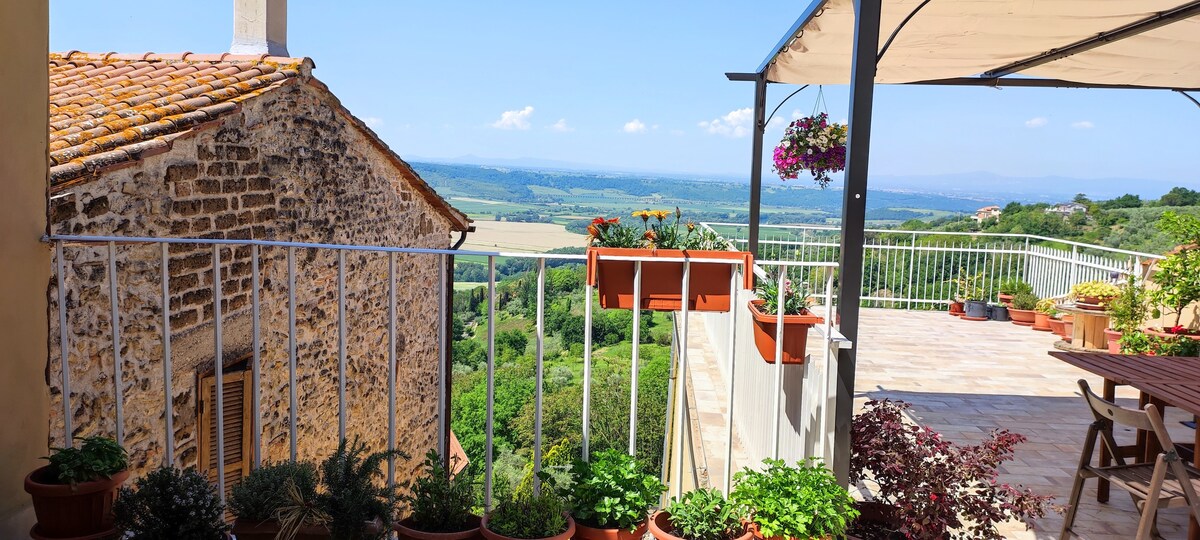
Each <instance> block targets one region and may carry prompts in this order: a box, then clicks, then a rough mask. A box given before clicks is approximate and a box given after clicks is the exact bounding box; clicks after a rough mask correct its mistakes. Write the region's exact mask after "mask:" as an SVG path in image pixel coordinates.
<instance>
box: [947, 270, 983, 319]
mask: <svg viewBox="0 0 1200 540" xmlns="http://www.w3.org/2000/svg"><path fill="white" fill-rule="evenodd" d="M982 279H983V274H975V275H970V274H967V269H966V268H960V269H959V271H958V277H956V278H954V279H952V280H950V283H951V284H953V285H954V297H953V299H954V301H956V302H961V303H962V304H963V314H962V317H963V318H964V319H969V320H973V321H985V320H987V302H986V301H985V300H984V295H983V288H982V287H980V286H979V282H980V281H981V280H982ZM951 309H952V310H953V304H951Z"/></svg>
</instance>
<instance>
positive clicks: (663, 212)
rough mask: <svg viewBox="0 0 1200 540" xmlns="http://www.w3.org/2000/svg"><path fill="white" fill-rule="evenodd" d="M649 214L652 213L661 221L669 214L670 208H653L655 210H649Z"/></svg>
mask: <svg viewBox="0 0 1200 540" xmlns="http://www.w3.org/2000/svg"><path fill="white" fill-rule="evenodd" d="M651 214H653V215H654V217H656V218H658V220H659V221H662V220H664V219H667V216H669V215H671V211H670V210H655V211H653V212H651Z"/></svg>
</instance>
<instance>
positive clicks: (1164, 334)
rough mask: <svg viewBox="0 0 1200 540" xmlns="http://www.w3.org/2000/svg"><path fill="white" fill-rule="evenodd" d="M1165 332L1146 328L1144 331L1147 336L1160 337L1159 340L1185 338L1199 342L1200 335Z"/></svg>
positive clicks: (1164, 330) (1161, 329) (1163, 329)
mask: <svg viewBox="0 0 1200 540" xmlns="http://www.w3.org/2000/svg"><path fill="white" fill-rule="evenodd" d="M1166 330H1167V329H1166V328H1147V329H1145V330H1144V331H1145V333H1146V334H1147V335H1151V336H1155V337H1160V338H1175V337H1185V338H1188V339H1197V340H1200V334H1172V333H1170V332H1167V331H1166Z"/></svg>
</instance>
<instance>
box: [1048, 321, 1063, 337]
mask: <svg viewBox="0 0 1200 540" xmlns="http://www.w3.org/2000/svg"><path fill="white" fill-rule="evenodd" d="M1049 322H1050V331H1051V332H1054V333H1055V334H1056V335H1058V337H1061V338H1065V337H1067V334H1066V332H1064V331H1063V327H1064V326H1065V323H1063V322H1062V320H1061V319H1050V321H1049Z"/></svg>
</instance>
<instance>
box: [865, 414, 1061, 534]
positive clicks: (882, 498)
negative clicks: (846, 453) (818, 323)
mask: <svg viewBox="0 0 1200 540" xmlns="http://www.w3.org/2000/svg"><path fill="white" fill-rule="evenodd" d="M908 408H909V406H908V404H906V403H903V402H896V401H889V400H883V401H875V400H872V401H868V402H867V403H866V405H865V406H864V408H863V411H862V412H861V413H859V414H858V415H856V416H855V417H854V419H853V421H852V423H851V427H850V448H851V457H850V477H851V478H850V480H851V481H852V482H855V483H861V484H863V485H874V486H875V487H876V489H874V490H873V491H874V493H875V501H876V502H877V503H880V504H883V505H886V506H887V507H890V508H889V512H888V513H887V514H888V515H890V517H891V518H892V519H893V521H892V522H891V524H890V525H888V524H887V523H884V524H883V529H884V530H885V532H893V533H899V534H901V535H903V537H904V538H946V539H967V538H971V539H986V540H998V539H1001V538H1004V536H1003V535H1001V534H1000V532H998V531H997V530H996V525H997V524H998V523H1000V522H1003V521H1007V520H1009V519H1013V518H1026V519H1027V518H1038V517H1041V516H1043V515H1044V514H1045V512H1046V504H1047V502H1048V500H1049V497H1046V496H1042V495H1037V494H1035V493H1033V492H1031V491H1029V490H1027V489H1022V488H1021V486H1010V485H1008V484H1002V483H999V482H997V481H996V480H997V477H998V472H997V469H998V468H999V467H1000V465H1001V464H1003V463H1004V462H1006V461H1009V460H1011V459H1012V458H1013V449H1014V448H1015V447H1016V445H1018V444H1020V443H1022V442H1024V441H1025V437H1023V436H1021V435H1019V434H1016V433H1011V432H1009V431H1007V430H995V431H993V432H992V433H991V434H990V435H989V436H988V437H987V438H986V439H984V440H983V441H982V442H981V443H979V444H977V445H970V446H960V445H957V444H955V443H953V442H950V441H947V440H945V439H944V438H942V436H941V435H940V434H938V433H936V432H934V431H933V430H931V429H929V428H928V427H924V426H918V425H915V424H913V423H912V422H910V421H909V420H908V419H907V418H906V417H905V414H904V411H905V410H906V409H908ZM864 514H865V512H864ZM859 521H863V520H862V519H861V518H860V520H859ZM863 525H866V524H865V523H861V524H860V523H859V522H857V521H856V522H855V524H854V530H855V532H861V530H862V528H863ZM889 526H890V527H892V529H891V530H890V531H887V528H888V527H889ZM875 530H876V531H878V530H879V529H878V528H875ZM880 537H882V538H887V536H886V535H885V536H880V535H878V534H872V535H870V536H864V538H880Z"/></svg>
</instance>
